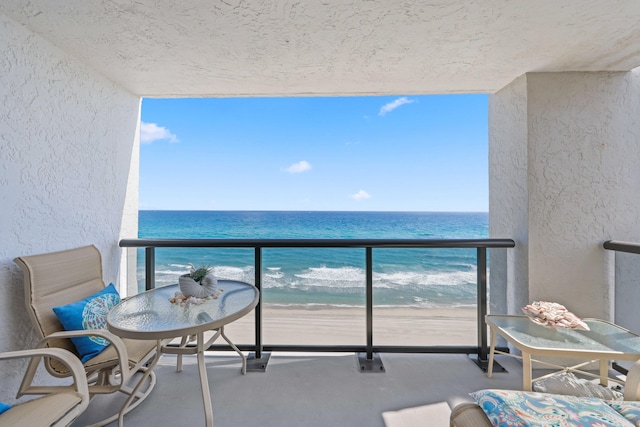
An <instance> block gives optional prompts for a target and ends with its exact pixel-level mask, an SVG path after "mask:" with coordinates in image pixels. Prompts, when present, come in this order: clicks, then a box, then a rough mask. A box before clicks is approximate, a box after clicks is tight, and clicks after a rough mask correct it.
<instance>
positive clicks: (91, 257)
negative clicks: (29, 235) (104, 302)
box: [14, 245, 104, 353]
mask: <svg viewBox="0 0 640 427" xmlns="http://www.w3.org/2000/svg"><path fill="white" fill-rule="evenodd" d="M14 261H15V262H16V263H17V264H18V265H19V266H20V267H21V268H22V270H23V272H24V287H25V298H26V305H27V311H28V312H29V315H30V316H31V320H32V321H33V324H34V326H35V328H36V331H37V332H38V333H39V335H40V337H44V336H46V335H49V334H51V333H53V332H57V331H62V330H64V329H63V327H62V325H61V324H60V322H59V321H58V318H57V317H56V315H55V313H54V312H53V307H57V306H60V305H66V304H69V303H72V302H75V301H79V300H81V299H83V298H86V297H88V296H89V295H91V294H94V293H96V292H98V291H100V290H101V289H103V288H104V281H103V280H102V258H101V256H100V252H99V251H98V249H97V248H96V247H95V246H93V245H90V246H84V247H81V248H76V249H69V250H65V251H60V252H51V253H47V254H41V255H31V256H23V257H18V258H16V259H15V260H14ZM50 346H51V347H62V348H66V349H67V350H70V351H72V352H74V353H75V352H76V350H75V347H74V346H73V344H72V343H71V341H70V340H67V339H65V340H57V341H55V342H52V343H51V345H50Z"/></svg>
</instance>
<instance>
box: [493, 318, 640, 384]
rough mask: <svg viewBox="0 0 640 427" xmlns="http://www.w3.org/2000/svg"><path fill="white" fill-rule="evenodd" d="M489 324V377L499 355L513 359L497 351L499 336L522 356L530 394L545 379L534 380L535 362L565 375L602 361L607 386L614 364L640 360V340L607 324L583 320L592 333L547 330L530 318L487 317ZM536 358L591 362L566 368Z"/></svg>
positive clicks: (609, 323) (620, 328)
mask: <svg viewBox="0 0 640 427" xmlns="http://www.w3.org/2000/svg"><path fill="white" fill-rule="evenodd" d="M485 320H486V322H487V325H489V328H490V331H491V348H490V353H489V369H488V372H487V373H488V376H489V377H491V374H492V368H493V359H494V355H495V354H496V353H498V354H507V355H510V356H513V355H512V354H509V353H504V352H501V351H498V350H496V349H495V344H496V337H497V336H498V335H499V336H502V337H503V338H504V339H506V340H507V342H509V343H510V344H512V345H513V346H514V347H516V348H517V349H518V350H520V351H521V352H522V376H523V378H522V383H523V384H522V386H523V390H528V391H530V390H531V389H532V387H533V383H534V382H535V381H537V380H540V379H542V378H543V377H540V378H535V379H532V367H531V362H532V361H535V362H539V363H541V364H544V365H548V366H551V367H554V368H558V369H560V370H561V372H567V371H579V368H580V367H583V366H585V365H587V364H589V363H591V362H593V361H599V362H600V375H599V378H600V383H601V384H603V385H606V384H607V382H608V369H609V361H610V360H638V359H640V336H639V335H637V334H634V333H633V332H631V331H629V330H627V329H625V328H622V327H621V326H618V325H615V324H613V323H611V322H607V321H605V320H600V319H582V320H583V321H584V322H585V323H586V324H587V326H589V329H590V330H589V331H582V330H578V329H567V328H551V327H546V326H542V325H538V324H535V323H533V322H532V321H531V320H530V319H529V318H528V317H527V316H510V315H487V316H486V317H485ZM532 356H547V357H558V358H572V359H583V360H587V362H583V363H580V364H578V365H575V366H570V367H565V366H559V365H556V364H553V363H549V362H543V361H540V360H534V359H532ZM579 372H582V373H585V372H584V371H579ZM586 374H587V375H590V374H589V373H586ZM545 377H547V376H546V375H545Z"/></svg>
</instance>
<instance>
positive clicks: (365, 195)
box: [349, 190, 371, 200]
mask: <svg viewBox="0 0 640 427" xmlns="http://www.w3.org/2000/svg"><path fill="white" fill-rule="evenodd" d="M349 197H350V198H352V199H353V200H364V199H370V198H371V195H370V194H369V193H367V192H366V191H364V190H360V191H358V192H357V193H356V194H352V195H351V196H349Z"/></svg>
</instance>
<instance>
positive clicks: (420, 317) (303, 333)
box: [225, 304, 477, 346]
mask: <svg viewBox="0 0 640 427" xmlns="http://www.w3.org/2000/svg"><path fill="white" fill-rule="evenodd" d="M254 313H255V312H251V313H249V314H248V315H246V316H244V317H243V318H241V319H238V320H236V321H235V322H233V323H231V324H229V325H226V326H225V333H226V334H227V335H228V336H229V337H230V338H231V340H232V341H234V343H236V344H252V343H254V340H255V334H254V319H255V314H254ZM476 316H477V314H476V309H475V307H474V308H470V307H460V308H418V307H374V308H373V342H374V345H390V346H405V345H406V346H467V345H471V346H473V345H477V324H476ZM262 325H263V327H262V332H263V344H264V345H278V344H281V345H365V344H366V312H365V308H364V307H362V308H355V307H335V306H331V307H327V306H323V307H318V306H310V307H304V308H302V306H296V307H291V306H280V305H270V304H265V305H264V306H263V307H262Z"/></svg>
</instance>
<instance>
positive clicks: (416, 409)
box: [73, 241, 640, 427]
mask: <svg viewBox="0 0 640 427" xmlns="http://www.w3.org/2000/svg"><path fill="white" fill-rule="evenodd" d="M138 243H139V244H140V245H147V246H148V245H150V244H151V243H152V242H150V241H144V242H143V241H138ZM154 243H155V245H160V246H162V245H163V244H164V246H171V243H168V242H166V241H165V242H163V243H160V242H158V241H156V242H154ZM173 243H175V242H173ZM249 243H251V245H256V243H255V242H244V244H246V245H248V244H249ZM361 243H363V242H361ZM449 243H451V242H449ZM121 244H122V245H123V246H132V245H133V244H134V241H124V242H122V243H121ZM180 244H181V245H184V244H185V241H181V242H180ZM191 244H194V243H193V242H191ZM195 244H198V243H195ZM199 244H201V245H202V244H203V242H199ZM211 244H212V243H211V242H207V245H211ZM219 244H221V243H219ZM226 244H228V242H227V243H226ZM235 244H236V245H237V244H240V243H239V242H236V243H235ZM271 244H272V245H276V244H275V243H274V242H271ZM283 244H284V242H282V241H281V242H279V243H278V245H283ZM287 244H289V245H291V244H292V242H290V241H289V242H288V243H287ZM305 244H308V242H306V243H305ZM371 244H372V242H368V243H366V245H371ZM494 244H495V242H494ZM263 245H264V242H263ZM267 246H268V245H267ZM604 248H605V249H610V250H613V251H616V253H617V254H624V253H631V254H637V253H639V252H640V250H639V248H640V246H639V245H637V244H628V243H623V242H606V243H605V244H604ZM624 261H630V260H625V259H624V258H623V259H622V260H620V261H619V263H620V262H624ZM258 271H259V270H258ZM479 277H480V275H479ZM247 317H250V316H247ZM245 323H246V324H245V326H247V325H248V326H252V322H251V321H248V322H245ZM281 348H282V350H283V351H274V352H273V353H272V355H271V359H270V360H269V365H268V368H267V369H266V371H265V372H249V373H248V374H247V375H246V376H243V375H241V373H240V361H239V359H238V357H237V356H236V355H233V354H232V353H229V352H225V351H209V352H207V353H206V360H207V373H208V376H209V385H210V389H211V399H212V402H213V410H214V423H215V425H216V426H218V427H220V426H222V427H224V426H232V425H244V426H289V425H299V424H302V423H303V424H305V425H307V426H326V425H345V426H360V425H367V426H384V427H393V426H407V425H413V424H412V422H418V423H421V425H433V426H440V425H442V426H444V425H447V419H448V414H449V409H448V408H449V407H450V405H455V403H456V402H458V401H460V400H465V399H469V397H468V393H470V392H472V391H475V390H479V389H484V388H504V389H514V390H515V389H521V388H522V365H521V363H520V361H519V360H518V359H515V358H511V357H508V356H500V355H498V356H497V361H498V363H499V364H500V365H501V366H503V367H504V368H505V369H506V371H505V372H496V373H495V374H494V375H493V377H492V378H487V376H486V374H485V372H484V371H483V370H481V369H478V367H477V366H476V364H475V363H474V360H473V359H472V358H470V357H469V356H468V355H466V354H455V353H448V354H442V353H438V354H433V353H431V354H429V353H426V352H422V353H421V352H418V351H417V350H416V349H413V351H412V352H411V353H410V354H400V353H398V352H386V353H384V354H382V356H381V359H382V362H383V363H384V366H385V372H382V373H375V372H365V373H363V372H362V371H361V369H360V365H359V362H358V358H357V357H356V356H355V355H354V353H353V352H338V351H337V350H338V348H330V347H327V348H320V347H318V348H316V349H319V350H323V351H322V352H299V351H296V352H294V351H286V350H287V348H285V347H281ZM328 350H333V351H331V352H328ZM396 350H398V349H396ZM405 350H406V349H405ZM421 350H423V351H424V350H425V349H421ZM175 366H176V359H175V356H173V355H164V356H163V357H162V358H161V360H160V362H159V364H158V366H157V367H156V373H157V375H158V384H157V386H156V389H155V390H154V391H153V393H152V394H151V396H150V397H149V398H148V399H147V400H146V401H145V402H144V403H143V404H142V405H141V406H140V407H139V408H137V409H136V410H134V411H133V412H132V413H130V414H128V415H127V416H126V417H125V420H126V423H127V424H130V425H136V426H138V425H139V426H156V425H201V424H202V423H203V422H204V421H203V420H204V416H203V413H202V401H201V395H200V389H199V387H198V381H199V377H198V372H197V366H196V361H195V357H193V356H186V357H185V361H184V368H183V371H182V372H180V373H177V372H176V369H175ZM614 367H615V365H614ZM543 373H544V371H542V370H540V369H538V370H535V371H534V376H538V375H541V374H543ZM610 375H611V376H612V377H618V378H620V379H623V378H624V377H623V376H621V375H620V373H619V372H618V371H614V370H611V371H610ZM121 402H122V399H121V398H119V397H118V398H114V397H111V396H107V397H105V396H101V397H98V398H96V399H94V400H93V401H92V403H91V405H90V407H89V410H88V411H87V412H86V413H85V414H83V415H82V416H81V418H79V419H78V420H77V421H76V422H75V423H74V424H73V425H74V426H83V425H87V424H90V423H91V422H93V421H95V420H98V419H100V418H101V417H103V416H104V415H105V414H108V413H111V412H114V411H116V410H117V409H118V407H119V405H120V404H121ZM113 425H115V423H114V424H113Z"/></svg>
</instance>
